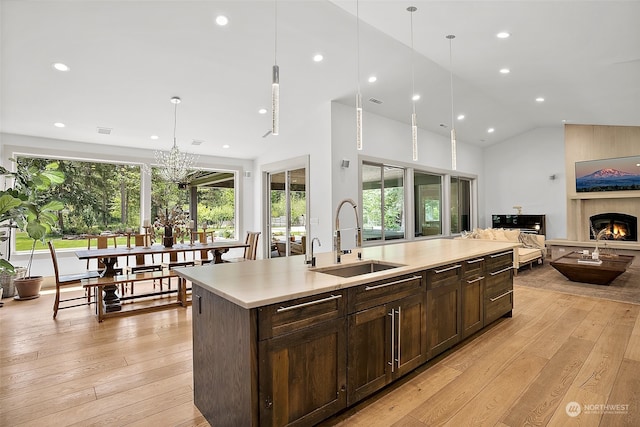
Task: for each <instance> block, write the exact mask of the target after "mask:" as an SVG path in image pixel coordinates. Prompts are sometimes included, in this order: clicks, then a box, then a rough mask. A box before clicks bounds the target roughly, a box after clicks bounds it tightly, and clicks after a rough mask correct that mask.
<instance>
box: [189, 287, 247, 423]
mask: <svg viewBox="0 0 640 427" xmlns="http://www.w3.org/2000/svg"><path fill="white" fill-rule="evenodd" d="M192 309H193V322H192V324H193V384H194V402H195V405H196V406H197V408H198V409H199V410H200V412H201V413H202V415H204V417H205V418H206V419H207V421H209V422H210V423H211V424H212V425H216V426H241V425H242V426H257V425H258V424H259V416H258V402H257V399H256V398H255V396H257V395H258V368H257V360H258V356H257V344H256V343H257V333H256V331H257V319H256V312H255V310H247V309H244V308H242V307H239V306H238V305H236V304H234V303H232V302H229V301H227V300H226V299H224V298H221V297H219V296H218V295H215V294H214V293H212V292H210V291H208V290H206V289H205V288H203V287H201V286H198V285H197V284H195V283H194V284H193V307H192Z"/></svg>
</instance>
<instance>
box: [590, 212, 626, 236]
mask: <svg viewBox="0 0 640 427" xmlns="http://www.w3.org/2000/svg"><path fill="white" fill-rule="evenodd" d="M589 221H590V222H591V227H590V228H591V231H590V238H591V240H595V239H596V235H597V234H598V233H600V231H602V230H607V231H606V232H605V233H602V235H601V237H600V238H601V239H603V240H623V241H631V242H635V241H637V240H638V218H637V217H635V216H632V215H627V214H623V213H604V214H599V215H594V216H592V217H591V218H589ZM594 233H595V234H594Z"/></svg>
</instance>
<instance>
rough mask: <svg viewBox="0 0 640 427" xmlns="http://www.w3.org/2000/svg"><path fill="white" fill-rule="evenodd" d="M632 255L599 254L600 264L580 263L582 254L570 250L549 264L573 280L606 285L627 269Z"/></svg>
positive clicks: (632, 257)
mask: <svg viewBox="0 0 640 427" xmlns="http://www.w3.org/2000/svg"><path fill="white" fill-rule="evenodd" d="M634 258H635V257H634V256H633V255H611V256H601V257H600V259H601V260H602V264H600V265H595V264H586V263H584V264H583V263H580V262H578V260H580V259H583V258H582V254H581V253H578V252H570V253H568V254H567V255H564V256H561V257H560V258H557V259H555V260H553V261H551V266H552V267H553V268H555V269H556V270H558V271H559V272H560V273H562V274H563V275H564V276H565V277H566V278H567V279H569V280H571V281H573V282H582V283H592V284H595V285H608V284H609V283H611V282H612V281H613V280H614V279H615V278H616V277H618V276H619V275H621V274H622V273H624V272H625V271H627V268H628V267H629V265H631V263H632V262H633V259H634Z"/></svg>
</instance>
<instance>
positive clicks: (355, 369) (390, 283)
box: [347, 273, 427, 405]
mask: <svg viewBox="0 0 640 427" xmlns="http://www.w3.org/2000/svg"><path fill="white" fill-rule="evenodd" d="M424 291H425V278H424V274H423V273H420V274H412V275H408V276H400V277H397V278H393V279H389V280H384V281H379V282H373V283H371V284H367V285H362V286H358V287H355V288H352V289H350V292H349V307H350V309H351V311H355V312H352V313H351V314H349V316H348V319H349V321H348V323H349V344H348V345H349V353H348V368H347V371H348V385H349V386H348V397H347V404H349V405H350V404H352V403H355V402H357V401H359V400H361V399H362V398H364V397H367V396H368V395H370V394H371V393H373V392H374V391H376V390H379V389H380V388H382V387H384V386H385V385H386V384H388V383H390V382H391V381H393V380H394V379H396V378H398V377H399V376H401V375H404V374H405V373H406V372H408V371H410V370H412V369H414V368H416V367H418V366H420V365H421V364H422V363H424V362H425V361H426V360H427V359H426V357H427V351H426V350H427V345H426V325H427V324H426V312H427V311H426V306H425V299H424V296H425V293H424ZM398 296H404V298H400V299H398ZM357 309H359V311H356V310H357Z"/></svg>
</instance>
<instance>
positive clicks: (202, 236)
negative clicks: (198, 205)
mask: <svg viewBox="0 0 640 427" xmlns="http://www.w3.org/2000/svg"><path fill="white" fill-rule="evenodd" d="M208 235H209V233H208V232H207V233H205V232H204V231H198V242H200V243H202V244H205V243H207V238H208V237H209V236H208ZM211 237H212V241H213V232H211ZM210 254H211V251H210V250H209V249H203V250H201V251H200V259H199V260H198V263H199V264H200V265H204V264H211V263H212V262H213V261H214V259H213V258H209V255H210Z"/></svg>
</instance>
